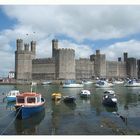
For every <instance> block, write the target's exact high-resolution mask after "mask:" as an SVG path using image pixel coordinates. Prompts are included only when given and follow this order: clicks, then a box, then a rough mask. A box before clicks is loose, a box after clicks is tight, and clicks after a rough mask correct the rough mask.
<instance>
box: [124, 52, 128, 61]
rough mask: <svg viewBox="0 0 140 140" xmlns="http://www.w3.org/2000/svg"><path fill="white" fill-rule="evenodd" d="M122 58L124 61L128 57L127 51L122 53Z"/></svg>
mask: <svg viewBox="0 0 140 140" xmlns="http://www.w3.org/2000/svg"><path fill="white" fill-rule="evenodd" d="M123 58H124V62H126V60H127V58H128V54H127V52H124V53H123Z"/></svg>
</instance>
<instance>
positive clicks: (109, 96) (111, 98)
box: [102, 90, 117, 107]
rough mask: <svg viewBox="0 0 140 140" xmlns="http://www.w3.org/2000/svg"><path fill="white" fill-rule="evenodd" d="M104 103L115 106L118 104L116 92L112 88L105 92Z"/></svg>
mask: <svg viewBox="0 0 140 140" xmlns="http://www.w3.org/2000/svg"><path fill="white" fill-rule="evenodd" d="M102 103H103V105H105V106H110V107H115V106H116V105H117V98H116V95H115V92H114V91H112V90H110V91H106V92H104V95H103V101H102Z"/></svg>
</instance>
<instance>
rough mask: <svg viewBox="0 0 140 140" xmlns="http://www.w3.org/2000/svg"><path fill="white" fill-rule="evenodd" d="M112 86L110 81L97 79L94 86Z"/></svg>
mask: <svg viewBox="0 0 140 140" xmlns="http://www.w3.org/2000/svg"><path fill="white" fill-rule="evenodd" d="M112 86H114V85H113V84H112V83H109V82H107V81H105V80H99V81H97V83H96V87H98V88H109V87H112Z"/></svg>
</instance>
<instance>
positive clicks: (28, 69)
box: [15, 39, 35, 80]
mask: <svg viewBox="0 0 140 140" xmlns="http://www.w3.org/2000/svg"><path fill="white" fill-rule="evenodd" d="M16 45H17V50H16V51H15V78H16V79H17V80H31V79H32V59H33V56H34V53H35V52H34V53H33V51H31V50H33V49H31V48H30V46H29V44H24V46H23V40H21V39H17V44H16ZM33 46H34V45H33ZM32 48H33V47H32Z"/></svg>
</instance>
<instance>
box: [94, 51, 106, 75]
mask: <svg viewBox="0 0 140 140" xmlns="http://www.w3.org/2000/svg"><path fill="white" fill-rule="evenodd" d="M94 68H95V69H94V71H95V76H96V77H106V56H105V54H100V50H96V55H95V56H94Z"/></svg>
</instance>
